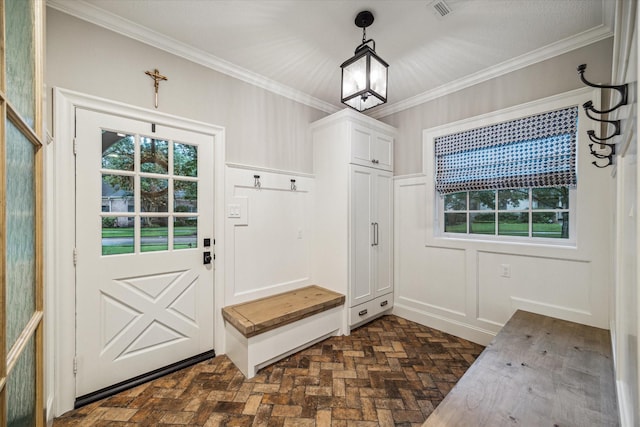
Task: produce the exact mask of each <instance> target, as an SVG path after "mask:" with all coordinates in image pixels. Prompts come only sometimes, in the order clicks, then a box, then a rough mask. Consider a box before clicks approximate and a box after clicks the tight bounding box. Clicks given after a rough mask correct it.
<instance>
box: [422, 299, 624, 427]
mask: <svg viewBox="0 0 640 427" xmlns="http://www.w3.org/2000/svg"><path fill="white" fill-rule="evenodd" d="M503 425H504V426H506V425H509V426H511V425H519V426H584V427H588V426H594V427H596V426H597V427H605V426H617V425H619V420H618V412H617V404H616V389H615V380H614V373H613V358H612V353H611V339H610V335H609V331H607V330H604V329H599V328H594V327H591V326H585V325H581V324H578V323H573V322H568V321H565V320H559V319H555V318H552V317H548V316H542V315H539V314H533V313H529V312H525V311H517V312H516V313H515V314H514V315H513V316H512V317H511V319H510V320H509V321H508V322H507V324H506V325H505V326H504V327H503V328H502V330H501V331H500V332H499V333H498V335H497V336H496V337H495V339H494V340H493V341H492V342H491V343H490V344H489V345H488V346H487V348H486V349H485V350H484V351H483V352H482V354H480V356H479V357H478V359H477V360H476V361H475V362H474V363H473V365H471V367H470V368H469V369H468V370H467V372H466V373H465V374H464V375H463V376H462V378H461V379H460V381H459V382H458V383H457V384H456V386H455V387H454V388H453V389H452V390H451V391H450V392H449V394H448V395H447V396H446V397H445V399H444V400H443V401H442V403H441V404H440V405H438V407H437V408H436V409H435V411H434V412H433V413H432V414H431V416H429V418H428V419H427V421H425V423H424V424H423V427H456V426H460V427H462V426H465V427H467V426H477V427H482V426H503Z"/></svg>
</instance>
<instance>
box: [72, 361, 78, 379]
mask: <svg viewBox="0 0 640 427" xmlns="http://www.w3.org/2000/svg"><path fill="white" fill-rule="evenodd" d="M77 373H78V358H77V357H74V358H73V375H75V374H77Z"/></svg>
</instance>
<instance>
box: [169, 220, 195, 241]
mask: <svg viewBox="0 0 640 427" xmlns="http://www.w3.org/2000/svg"><path fill="white" fill-rule="evenodd" d="M197 247H198V218H195V217H189V218H184V217H177V218H174V220H173V249H191V248H197Z"/></svg>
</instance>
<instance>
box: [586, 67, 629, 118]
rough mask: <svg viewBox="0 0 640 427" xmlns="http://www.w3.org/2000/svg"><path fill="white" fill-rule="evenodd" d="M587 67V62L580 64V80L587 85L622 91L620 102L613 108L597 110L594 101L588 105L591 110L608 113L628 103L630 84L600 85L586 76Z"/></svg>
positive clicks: (597, 112)
mask: <svg viewBox="0 0 640 427" xmlns="http://www.w3.org/2000/svg"><path fill="white" fill-rule="evenodd" d="M586 69H587V64H580V65H578V74H579V75H580V80H582V83H584V84H586V85H587V86H591V87H595V88H598V89H612V90H615V91H617V92H619V93H620V102H618V103H617V104H616V105H614V106H613V107H611V108H609V109H607V110H597V109H596V108H595V107H594V106H593V103H591V105H589V107H588V108H589V109H590V110H591V111H593V112H594V113H596V114H607V113H610V112H612V111H615V110H617V109H618V108H620V107H621V106H623V105H627V102H628V92H629V85H627V84H623V85H598V84H595V83H591V82H590V81H588V80H587V79H585V78H584V72H585V70H586ZM585 108H587V107H585Z"/></svg>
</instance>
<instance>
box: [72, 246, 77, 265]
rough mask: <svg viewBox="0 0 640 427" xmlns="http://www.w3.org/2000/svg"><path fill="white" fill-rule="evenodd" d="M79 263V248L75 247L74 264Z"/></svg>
mask: <svg viewBox="0 0 640 427" xmlns="http://www.w3.org/2000/svg"><path fill="white" fill-rule="evenodd" d="M76 265H78V249H76V248H73V266H74V267H75V266H76Z"/></svg>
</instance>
